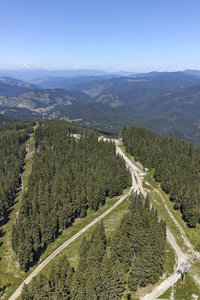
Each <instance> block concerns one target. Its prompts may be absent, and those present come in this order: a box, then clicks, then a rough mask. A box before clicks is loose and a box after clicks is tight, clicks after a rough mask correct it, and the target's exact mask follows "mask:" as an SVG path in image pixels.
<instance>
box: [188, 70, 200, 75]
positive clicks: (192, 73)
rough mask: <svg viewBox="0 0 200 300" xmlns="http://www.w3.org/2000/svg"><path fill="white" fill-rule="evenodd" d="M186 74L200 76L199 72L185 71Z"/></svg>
mask: <svg viewBox="0 0 200 300" xmlns="http://www.w3.org/2000/svg"><path fill="white" fill-rule="evenodd" d="M184 72H185V73H187V74H190V75H195V76H200V71H199V70H185V71H184Z"/></svg>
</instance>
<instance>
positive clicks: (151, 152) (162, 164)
mask: <svg viewBox="0 0 200 300" xmlns="http://www.w3.org/2000/svg"><path fill="white" fill-rule="evenodd" d="M122 138H123V142H124V145H125V146H126V151H127V152H128V153H130V154H131V155H133V156H134V158H135V160H136V161H137V160H138V161H140V162H141V163H142V164H143V165H144V167H146V168H150V169H154V170H155V171H154V178H155V180H156V181H158V182H160V183H161V187H162V189H163V190H164V191H165V192H166V193H169V194H170V199H171V200H172V201H173V202H174V208H175V209H179V210H180V211H181V213H182V216H183V219H184V220H185V221H186V222H187V224H188V226H190V227H195V226H196V225H197V224H198V223H199V222H200V201H199V196H198V195H199V186H200V175H199V174H200V172H199V171H200V148H199V147H196V146H194V145H193V144H188V143H185V142H183V141H175V140H174V139H172V138H167V137H166V138H163V137H161V136H159V135H157V134H156V133H153V132H150V131H149V130H147V129H145V128H137V127H129V128H127V127H124V128H123V130H122Z"/></svg>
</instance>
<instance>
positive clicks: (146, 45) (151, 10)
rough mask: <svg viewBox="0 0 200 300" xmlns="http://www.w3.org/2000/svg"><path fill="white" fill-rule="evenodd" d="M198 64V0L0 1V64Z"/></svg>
mask: <svg viewBox="0 0 200 300" xmlns="http://www.w3.org/2000/svg"><path fill="white" fill-rule="evenodd" d="M18 68H47V69H99V70H106V71H121V70H125V71H135V72H148V71H152V70H157V71H176V70H184V69H199V70H200V1H199V0H190V1H188V0H182V1H180V0H151V1H150V0H138V1H135V0H107V1H106V0H101V1H100V0H99V1H96V0H71V1H69V0H57V1H52V0H48V1H47V0H34V1H28V0H17V1H16V0H4V1H3V0H0V69H18Z"/></svg>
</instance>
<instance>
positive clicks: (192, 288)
mask: <svg viewBox="0 0 200 300" xmlns="http://www.w3.org/2000/svg"><path fill="white" fill-rule="evenodd" d="M199 295H200V287H199V286H197V284H196V283H195V281H194V279H193V278H192V277H191V276H190V274H189V273H188V274H187V275H186V278H185V283H184V284H183V283H182V280H181V279H179V280H178V281H177V283H176V284H175V285H174V286H173V287H171V288H170V289H169V290H167V291H166V292H165V293H164V294H163V295H162V296H160V297H159V298H158V299H172V297H173V299H174V300H192V299H200V296H199Z"/></svg>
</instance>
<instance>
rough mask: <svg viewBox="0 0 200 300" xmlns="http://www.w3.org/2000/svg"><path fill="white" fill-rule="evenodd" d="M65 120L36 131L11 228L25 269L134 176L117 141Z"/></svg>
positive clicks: (119, 191)
mask: <svg viewBox="0 0 200 300" xmlns="http://www.w3.org/2000/svg"><path fill="white" fill-rule="evenodd" d="M81 130H82V132H80V128H79V133H81V136H80V138H79V139H77V138H74V137H73V136H72V133H76V132H77V127H76V126H75V125H72V124H70V123H67V122H64V121H43V122H41V123H40V126H39V128H38V129H36V131H35V147H36V151H35V155H34V163H33V167H32V173H31V175H30V177H29V181H28V190H26V191H25V192H24V195H23V198H22V201H21V205H20V210H19V214H18V217H17V218H16V220H15V222H14V224H13V230H12V247H13V250H14V251H15V253H16V255H17V257H18V260H19V264H20V268H21V269H22V270H24V271H27V270H28V268H29V267H30V265H31V264H33V263H35V262H36V261H37V260H38V258H39V256H40V254H41V252H42V251H44V249H45V248H46V246H47V245H48V244H50V243H52V242H53V241H55V239H56V238H57V236H58V235H59V234H60V233H61V231H62V230H65V229H66V228H67V227H69V226H70V225H71V224H72V223H73V221H74V220H75V218H83V217H85V216H86V214H87V209H90V210H97V209H98V207H99V206H100V205H103V204H104V203H105V200H106V197H113V196H115V195H120V194H121V193H122V190H123V189H124V188H126V187H128V186H130V185H131V175H130V172H129V171H128V169H127V167H126V165H125V162H124V161H123V159H122V158H121V157H120V156H119V155H116V150H115V144H114V143H113V142H108V141H106V142H105V141H103V140H98V134H97V133H95V132H91V131H88V130H84V129H81Z"/></svg>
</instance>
